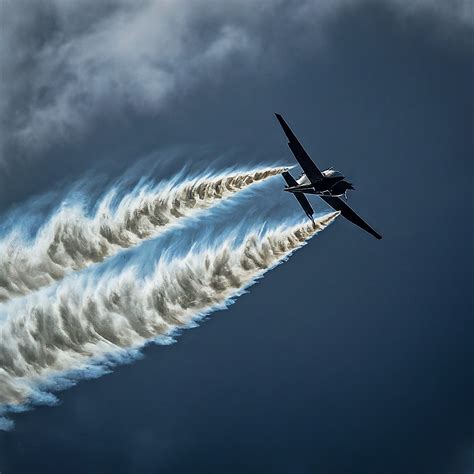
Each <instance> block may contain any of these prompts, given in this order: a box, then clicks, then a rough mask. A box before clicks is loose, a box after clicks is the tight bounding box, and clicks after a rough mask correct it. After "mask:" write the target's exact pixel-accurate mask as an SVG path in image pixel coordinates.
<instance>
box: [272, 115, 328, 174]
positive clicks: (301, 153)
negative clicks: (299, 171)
mask: <svg viewBox="0 0 474 474" xmlns="http://www.w3.org/2000/svg"><path fill="white" fill-rule="evenodd" d="M275 115H276V118H277V119H278V121H279V122H280V125H281V127H282V128H283V131H284V132H285V135H286V137H287V138H288V146H289V147H290V150H291V151H292V152H293V155H295V158H296V160H297V161H298V163H299V164H300V166H301V168H303V171H304V173H305V175H306V176H307V177H308V178H309V179H310V181H319V180H320V179H323V177H324V176H323V175H322V173H321V171H319V169H318V167H317V166H316V165H315V164H314V162H313V160H312V159H311V158H310V157H309V155H308V153H306V151H305V149H304V148H303V146H302V145H301V143H300V142H299V141H298V139H297V138H296V137H295V134H294V133H293V132H292V131H291V128H290V127H289V126H288V124H287V123H286V122H285V120H284V119H283V117H282V116H281V115H280V114H275Z"/></svg>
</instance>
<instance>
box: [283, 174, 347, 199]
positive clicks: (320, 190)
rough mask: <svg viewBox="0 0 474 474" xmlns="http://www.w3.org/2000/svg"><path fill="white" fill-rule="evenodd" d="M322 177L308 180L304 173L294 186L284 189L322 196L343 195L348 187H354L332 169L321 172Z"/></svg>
mask: <svg viewBox="0 0 474 474" xmlns="http://www.w3.org/2000/svg"><path fill="white" fill-rule="evenodd" d="M322 174H323V178H322V179H319V180H313V181H310V180H309V179H308V178H307V177H306V175H304V174H303V175H302V176H301V178H300V179H298V181H297V182H298V184H297V185H296V186H287V187H286V188H285V191H288V192H290V193H304V194H319V195H324V196H343V195H345V193H346V191H347V190H348V189H354V187H353V186H352V184H351V183H349V182H348V181H346V180H345V178H344V176H343V175H342V174H341V173H339V171H335V170H333V169H328V170H325V171H323V172H322Z"/></svg>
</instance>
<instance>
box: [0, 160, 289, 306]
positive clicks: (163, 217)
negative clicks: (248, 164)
mask: <svg viewBox="0 0 474 474" xmlns="http://www.w3.org/2000/svg"><path fill="white" fill-rule="evenodd" d="M282 171H284V168H278V167H273V168H261V169H256V170H253V171H240V172H236V171H234V172H227V173H222V174H214V175H210V174H208V175H203V176H200V177H197V178H193V179H187V180H184V181H181V182H179V178H178V179H175V180H171V181H168V182H166V183H164V184H158V185H155V186H142V187H140V188H139V189H138V190H136V191H135V192H133V193H130V194H128V195H126V196H125V197H123V198H122V199H121V201H120V203H119V205H118V206H117V207H116V208H114V207H113V206H112V203H113V201H114V197H115V194H114V191H111V192H110V193H108V194H107V195H106V196H105V197H104V198H103V199H102V200H101V202H100V203H99V205H98V207H97V211H96V212H95V214H94V215H93V216H91V217H89V216H88V215H87V213H86V212H85V210H84V209H83V208H82V207H81V206H80V205H76V206H75V207H74V206H68V205H65V206H61V207H59V209H58V211H57V212H56V213H55V214H54V215H53V216H52V218H51V219H50V220H49V221H48V222H47V223H46V224H45V225H44V226H43V227H42V228H41V229H40V230H39V232H38V234H37V236H36V238H35V239H34V241H33V242H31V241H30V240H26V239H25V238H24V236H22V234H21V231H20V230H13V231H12V232H10V233H9V234H8V235H7V236H6V237H4V238H3V239H2V240H0V302H1V301H6V300H8V299H10V298H12V297H16V296H21V295H25V294H27V293H30V292H31V291H34V290H37V289H39V288H41V287H44V286H46V285H49V284H51V283H52V282H54V281H57V280H60V279H62V278H63V277H64V276H65V275H66V274H67V273H68V272H70V271H75V270H80V269H82V268H85V267H88V266H89V265H91V264H94V263H97V262H101V261H103V260H104V259H106V258H107V257H109V256H111V255H114V254H116V253H117V252H118V251H120V250H122V249H125V248H129V247H131V246H134V245H137V244H139V243H140V242H142V241H143V240H145V239H149V238H151V237H155V236H156V235H157V234H158V233H159V232H160V231H163V230H164V229H166V228H168V227H169V226H170V225H173V224H175V223H177V222H178V221H179V220H180V219H182V218H183V217H189V216H190V215H192V214H193V213H196V211H198V210H202V209H206V208H209V207H211V206H212V205H215V204H216V203H217V202H219V201H221V200H222V199H226V198H228V197H230V196H232V195H233V194H235V193H237V192H239V191H240V190H243V189H244V188H247V187H248V186H250V185H252V184H253V183H257V182H260V181H262V180H265V179H267V178H270V177H272V176H275V175H277V174H280V173H281V172H282Z"/></svg>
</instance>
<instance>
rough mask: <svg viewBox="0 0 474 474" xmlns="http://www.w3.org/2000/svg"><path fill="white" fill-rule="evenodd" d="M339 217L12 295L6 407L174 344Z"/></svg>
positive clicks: (2, 388)
mask: <svg viewBox="0 0 474 474" xmlns="http://www.w3.org/2000/svg"><path fill="white" fill-rule="evenodd" d="M337 215H338V214H337V213H331V214H328V215H325V216H323V217H321V218H319V219H318V220H317V221H316V224H315V225H314V226H313V225H312V224H311V223H305V224H303V225H298V226H294V227H286V228H285V227H283V226H282V227H279V228H276V229H273V230H271V231H266V232H265V233H263V234H262V233H261V232H255V231H249V232H247V233H246V235H245V237H244V239H243V240H241V241H238V242H237V241H236V240H235V239H232V238H229V239H227V240H226V241H224V242H223V243H222V244H220V245H218V246H215V247H209V248H208V249H207V250H203V251H196V250H191V251H190V252H189V253H188V254H187V255H185V256H184V257H179V258H166V257H161V258H160V259H158V261H157V263H156V266H155V269H154V271H153V272H152V273H151V275H149V276H147V277H146V278H144V279H142V278H140V276H139V275H138V274H137V270H136V269H135V268H133V267H128V268H126V269H125V270H124V271H122V272H121V273H119V274H117V275H104V276H102V277H97V276H94V275H93V274H92V275H89V277H87V278H86V277H85V275H74V276H72V277H71V278H69V279H67V280H64V281H63V282H62V283H61V284H60V285H59V286H58V287H57V288H56V289H55V290H54V292H53V291H51V290H50V291H49V292H40V293H36V294H34V295H31V296H30V297H27V298H23V299H18V300H14V301H11V302H10V303H8V304H6V305H4V306H3V313H0V406H2V405H3V407H4V410H8V409H10V410H11V409H15V407H17V409H18V407H19V406H21V405H22V404H25V403H34V402H45V401H46V402H48V401H49V402H51V401H52V400H54V397H53V396H52V395H49V394H48V393H47V390H48V388H49V389H53V390H54V389H58V386H57V385H56V386H55V385H54V381H59V388H61V383H62V384H63V386H64V384H65V381H67V380H68V379H69V381H71V379H72V380H75V379H79V378H81V377H88V376H89V377H90V376H97V375H98V374H100V373H101V367H105V368H107V367H108V366H110V360H115V361H116V362H118V361H120V357H121V355H122V356H123V354H124V353H125V354H128V355H129V357H133V354H134V353H135V354H136V353H137V351H138V350H139V349H140V348H141V347H142V346H143V345H144V344H145V343H146V342H148V341H153V340H155V341H157V342H160V338H161V342H164V343H166V342H168V343H169V342H171V341H172V339H171V337H172V336H173V334H174V333H175V332H176V330H177V329H179V328H184V327H189V326H191V325H193V324H195V323H196V322H197V321H198V320H199V319H201V318H202V317H203V316H204V315H206V314H209V313H210V312H212V311H214V310H216V309H222V308H225V307H226V306H227V305H228V304H230V303H231V302H232V299H233V298H235V297H237V296H238V295H240V294H242V292H243V291H244V290H245V289H246V288H247V287H248V286H250V285H251V284H252V283H254V282H255V281H256V279H258V278H260V277H261V276H262V275H263V274H264V273H265V272H266V271H268V270H269V269H271V268H273V267H274V266H275V265H277V264H279V263H281V262H283V261H284V260H285V259H286V258H287V257H288V256H289V255H290V254H291V253H292V252H293V251H295V250H296V249H298V248H299V247H301V246H302V245H304V244H305V242H306V241H307V239H309V238H311V237H312V236H313V235H314V234H316V233H317V232H319V231H321V230H322V229H324V228H325V227H326V226H327V225H329V224H330V223H331V222H332V221H333V220H334V219H335V218H336V216H337ZM124 351H125V352H124ZM130 351H131V352H130ZM134 351H135V352H134ZM130 354H131V355H130ZM114 357H115V359H114ZM111 358H112V359H111ZM107 360H108V361H109V362H107ZM107 364H109V365H107ZM71 374H72V375H71ZM48 381H49V382H48ZM4 423H5V422H4Z"/></svg>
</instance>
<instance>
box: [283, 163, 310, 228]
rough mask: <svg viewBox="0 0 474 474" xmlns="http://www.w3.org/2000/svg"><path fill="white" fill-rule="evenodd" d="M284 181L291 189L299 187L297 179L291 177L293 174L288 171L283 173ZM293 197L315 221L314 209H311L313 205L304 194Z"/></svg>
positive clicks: (294, 194)
mask: <svg viewBox="0 0 474 474" xmlns="http://www.w3.org/2000/svg"><path fill="white" fill-rule="evenodd" d="M282 176H283V179H284V180H285V181H286V184H287V185H288V186H289V187H293V186H297V185H298V183H297V182H296V180H295V178H293V176H291V174H290V173H289V172H288V171H285V172H283V173H282ZM292 194H293V196H295V198H296V199H297V201H298V202H299V203H300V205H301V207H302V208H303V211H304V212H305V214H306V215H307V216H308V217H309V218H310V219H311V220H313V214H314V211H313V208H312V207H311V204H310V203H309V201H308V199H307V198H306V196H305V195H304V194H303V193H292Z"/></svg>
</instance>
